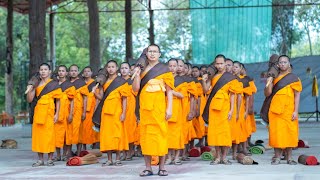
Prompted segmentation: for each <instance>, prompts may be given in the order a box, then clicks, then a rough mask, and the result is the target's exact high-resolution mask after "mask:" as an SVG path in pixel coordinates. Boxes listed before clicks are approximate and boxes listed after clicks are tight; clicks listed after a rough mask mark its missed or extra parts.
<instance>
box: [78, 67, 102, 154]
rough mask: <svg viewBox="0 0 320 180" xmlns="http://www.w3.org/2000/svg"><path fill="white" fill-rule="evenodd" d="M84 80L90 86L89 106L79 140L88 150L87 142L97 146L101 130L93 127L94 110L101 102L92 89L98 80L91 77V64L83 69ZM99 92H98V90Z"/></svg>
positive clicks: (84, 148)
mask: <svg viewBox="0 0 320 180" xmlns="http://www.w3.org/2000/svg"><path fill="white" fill-rule="evenodd" d="M82 76H83V77H84V80H85V82H86V86H87V88H88V94H87V106H86V107H87V108H86V109H85V111H86V118H85V120H83V121H82V123H81V126H80V132H79V136H80V137H79V141H80V143H81V144H82V149H83V150H86V149H87V147H86V145H87V144H92V148H93V149H95V148H97V142H99V139H100V138H99V132H96V131H94V130H93V129H92V126H93V123H92V116H93V112H94V110H95V107H96V104H97V103H99V102H97V100H96V97H95V95H94V93H95V92H93V91H92V89H93V87H94V86H95V85H96V82H95V81H94V79H92V78H91V76H92V69H91V67H90V66H87V67H85V68H84V69H83V74H82ZM97 90H98V89H97ZM97 93H98V92H97Z"/></svg>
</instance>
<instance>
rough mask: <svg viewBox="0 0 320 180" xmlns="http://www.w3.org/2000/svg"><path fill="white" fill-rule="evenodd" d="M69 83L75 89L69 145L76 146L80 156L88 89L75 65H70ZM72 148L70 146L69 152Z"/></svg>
mask: <svg viewBox="0 0 320 180" xmlns="http://www.w3.org/2000/svg"><path fill="white" fill-rule="evenodd" d="M69 75H70V82H71V83H73V84H74V86H75V88H76V96H75V97H74V107H73V109H74V111H73V115H72V131H73V134H72V140H71V143H72V144H75V145H76V146H77V153H76V154H77V155H78V156H79V155H80V151H81V147H82V145H81V143H80V139H79V138H80V126H81V123H82V121H84V120H85V119H86V111H87V95H88V94H89V91H88V87H87V85H86V83H85V81H84V80H83V79H82V78H79V67H78V66H77V65H75V64H74V65H71V66H70V67H69ZM71 149H72V146H70V149H69V150H70V151H71Z"/></svg>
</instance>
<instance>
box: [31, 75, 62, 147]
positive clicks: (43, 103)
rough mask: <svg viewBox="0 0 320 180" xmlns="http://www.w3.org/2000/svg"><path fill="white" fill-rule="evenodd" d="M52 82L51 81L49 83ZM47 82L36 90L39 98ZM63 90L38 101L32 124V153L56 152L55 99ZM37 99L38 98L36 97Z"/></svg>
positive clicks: (54, 91)
mask: <svg viewBox="0 0 320 180" xmlns="http://www.w3.org/2000/svg"><path fill="white" fill-rule="evenodd" d="M50 81H52V79H50V80H49V81H48V82H50ZM48 82H46V83H45V84H44V85H42V86H38V87H37V88H36V96H39V95H40V93H41V91H42V90H43V88H44V87H45V85H47V84H48ZM61 93H62V91H61V88H58V89H56V90H53V91H51V92H49V93H47V94H45V95H43V96H41V98H40V99H39V100H38V102H37V105H36V106H35V108H34V117H33V124H32V151H33V152H38V153H53V152H54V151H55V148H56V146H55V133H54V112H55V104H54V99H55V98H56V99H59V98H60V97H61ZM34 98H36V97H34Z"/></svg>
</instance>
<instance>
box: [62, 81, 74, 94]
mask: <svg viewBox="0 0 320 180" xmlns="http://www.w3.org/2000/svg"><path fill="white" fill-rule="evenodd" d="M71 86H73V84H72V83H71V82H70V81H68V80H67V81H64V82H63V83H61V84H60V87H61V90H62V92H64V91H65V90H67V89H68V88H70V87H71Z"/></svg>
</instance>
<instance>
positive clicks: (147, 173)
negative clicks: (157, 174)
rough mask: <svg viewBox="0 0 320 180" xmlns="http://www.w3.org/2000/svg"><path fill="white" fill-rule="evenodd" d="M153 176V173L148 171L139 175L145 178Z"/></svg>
mask: <svg viewBox="0 0 320 180" xmlns="http://www.w3.org/2000/svg"><path fill="white" fill-rule="evenodd" d="M152 175H153V172H152V171H150V170H147V169H146V170H143V171H142V172H141V173H140V176H141V177H145V176H152Z"/></svg>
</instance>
